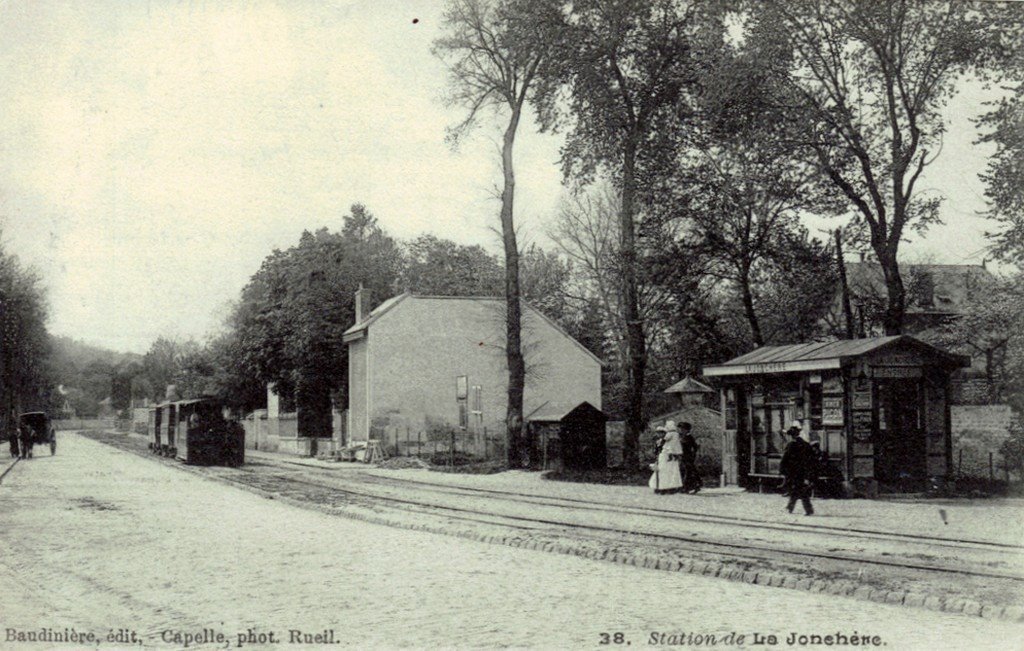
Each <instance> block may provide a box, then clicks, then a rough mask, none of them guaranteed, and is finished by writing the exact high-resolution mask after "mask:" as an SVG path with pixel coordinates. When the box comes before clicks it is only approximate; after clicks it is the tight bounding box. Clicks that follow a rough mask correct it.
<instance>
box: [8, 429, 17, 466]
mask: <svg viewBox="0 0 1024 651" xmlns="http://www.w3.org/2000/svg"><path fill="white" fill-rule="evenodd" d="M7 439H8V442H9V443H10V446H11V456H12V457H14V458H15V459H16V458H18V456H19V454H20V452H19V446H18V428H17V427H15V428H13V429H10V428H8V430H7Z"/></svg>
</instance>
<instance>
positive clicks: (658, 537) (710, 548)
mask: <svg viewBox="0 0 1024 651" xmlns="http://www.w3.org/2000/svg"><path fill="white" fill-rule="evenodd" d="M268 467H272V468H273V470H266V468H268ZM293 467H297V466H293ZM256 468H259V466H257V467H256ZM302 468H303V470H309V469H310V467H309V466H303V467H302ZM303 470H298V469H296V470H292V468H291V467H287V464H284V463H282V464H280V465H278V464H266V465H263V468H259V469H254V468H248V469H246V470H245V471H244V473H243V474H240V475H238V476H237V477H225V478H227V479H228V480H229V481H236V482H238V483H249V482H247V481H246V479H245V478H244V477H245V474H246V473H247V474H251V475H260V474H262V475H264V478H263V479H269V477H267V476H266V475H268V474H270V475H272V476H275V477H276V478H277V479H279V481H281V482H287V483H291V484H298V485H303V486H311V487H316V488H317V489H320V490H329V491H336V492H340V493H343V494H345V495H347V496H350V497H355V498H360V499H363V500H369V501H376V502H377V503H378V504H379V503H381V502H384V503H386V504H387V505H389V506H395V505H400V506H401V507H403V508H406V509H413V510H424V509H426V510H432V511H435V512H440V513H444V514H445V516H446V517H449V518H454V519H459V520H468V521H473V522H487V523H491V524H503V525H504V526H511V527H514V528H520V529H530V530H534V531H536V530H549V531H557V530H561V531H563V532H570V533H571V534H572V535H573V536H577V537H579V536H581V534H582V537H586V538H590V539H602V540H607V539H608V536H609V535H611V536H623V537H637V536H639V537H642V538H644V540H645V542H648V543H654V544H655V545H658V546H663V547H671V548H673V549H682V550H690V551H697V552H702V553H712V554H717V555H726V556H731V557H734V558H745V559H751V560H765V559H771V560H778V559H780V558H786V559H790V560H799V561H805V562H806V561H808V560H817V561H821V560H828V561H835V562H842V563H848V564H857V565H861V566H874V567H880V568H899V569H904V570H915V571H922V572H933V573H934V572H941V573H944V574H954V575H960V576H971V577H979V578H990V579H992V578H994V579H1004V580H1010V581H1014V582H1024V575H1022V574H1020V573H1017V572H1012V571H1007V570H1000V569H995V568H982V567H967V566H965V565H964V564H962V563H958V564H944V563H935V562H927V561H924V560H918V561H915V560H910V559H896V558H884V557H879V556H871V557H869V556H864V555H854V554H849V553H842V552H838V551H813V550H806V549H804V550H798V549H793V548H791V547H788V546H782V545H772V544H764V543H757V542H749V541H742V542H741V541H736V542H730V541H728V540H722V539H720V538H717V539H716V538H710V537H705V536H701V535H700V534H692V533H691V534H689V535H685V536H684V535H674V534H669V533H664V532H658V531H652V530H645V529H643V528H637V527H622V526H615V525H611V524H608V525H599V524H582V523H578V522H569V521H566V520H565V519H559V518H553V517H540V516H536V515H514V514H505V513H497V512H495V511H492V510H488V509H481V508H473V507H470V506H458V505H452V504H440V503H437V502H435V501H430V500H427V499H416V498H412V497H396V496H393V495H382V494H380V493H379V492H373V491H372V490H370V491H368V490H365V489H363V486H362V485H361V482H360V484H357V483H356V482H346V483H345V485H344V486H343V485H341V484H340V483H339V482H337V481H336V480H335V479H334V478H333V477H332V478H330V479H329V480H327V481H318V480H314V479H310V478H308V477H301V476H298V475H299V474H300V473H302V472H303ZM323 472H326V473H331V471H330V470H324V471H323ZM307 474H308V473H307ZM366 477H368V475H363V476H361V477H360V479H361V480H362V479H365V478H366ZM405 482H409V483H416V484H425V485H426V486H429V487H430V489H436V488H437V486H436V485H435V484H429V483H427V482H412V481H411V480H397V481H395V482H394V484H398V483H405ZM367 483H368V484H372V483H373V482H367ZM381 483H383V484H390V483H391V479H390V478H386V479H385V481H384V482H381ZM381 483H378V485H380V484H381ZM271 485H273V484H270V485H268V484H266V483H264V484H263V486H261V488H263V489H264V490H266V489H268V488H269V487H270V486H271ZM277 486H281V484H277ZM443 488H445V489H447V488H450V487H443ZM433 492H435V493H455V494H457V495H459V496H460V497H466V496H468V497H474V495H472V493H475V492H477V491H476V490H475V489H463V490H461V491H448V490H433ZM493 492H495V493H504V491H493ZM487 499H499V498H487ZM505 501H511V502H519V503H527V504H538V502H536V501H533V500H524V499H506V500H505ZM549 501H551V502H557V501H554V500H549ZM566 502H568V503H569V506H566V505H563V504H557V503H552V504H547V503H545V504H544V505H545V506H554V507H556V508H559V507H560V508H572V509H574V510H579V509H580V508H581V505H580V504H577V503H576V502H580V501H578V500H571V501H569V500H566ZM592 510H607V511H613V512H619V513H626V512H627V511H626V510H625V509H621V508H613V509H592ZM640 511H641V512H642V511H643V510H642V509H641V510H640ZM655 511H656V510H655ZM670 513H675V512H670ZM663 515H664V514H663ZM671 519H680V520H684V521H687V522H694V521H696V522H711V521H712V520H710V519H707V520H704V519H699V518H693V517H687V518H671ZM735 520H736V522H728V523H727V524H731V525H732V524H736V523H737V522H739V523H742V524H743V525H744V526H748V525H747V522H748V519H745V518H737V519H735ZM753 522H754V523H757V524H765V523H759V522H758V521H753ZM765 528H770V529H773V530H780V529H781V530H788V529H787V528H786V527H783V526H772V525H766V527H765ZM829 529H830V531H814V530H810V532H811V533H817V534H828V535H834V533H835V532H834V531H831V530H832V529H835V530H838V531H842V530H841V529H838V528H836V527H830V528H829ZM858 535H859V534H858ZM875 539H881V540H886V541H894V542H901V539H900V538H898V537H892V538H885V537H884V536H882V535H880V537H879V538H875ZM915 542H917V543H921V541H920V540H915ZM970 542H971V543H972V544H974V545H977V544H984V542H983V541H970ZM954 546H955V545H954ZM968 547H969V545H963V548H964V549H966V548H968ZM1009 547H1013V546H1012V545H1011V546H1009ZM993 549H995V550H998V551H1000V552H1010V553H1012V552H1015V550H1013V549H1004V546H1002V545H1001V544H998V543H997V544H996V547H994V548H993ZM958 560H959V559H958Z"/></svg>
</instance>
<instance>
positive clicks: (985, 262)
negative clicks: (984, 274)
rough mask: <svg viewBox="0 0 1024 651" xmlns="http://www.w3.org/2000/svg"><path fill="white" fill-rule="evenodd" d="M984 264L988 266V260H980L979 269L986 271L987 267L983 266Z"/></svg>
mask: <svg viewBox="0 0 1024 651" xmlns="http://www.w3.org/2000/svg"><path fill="white" fill-rule="evenodd" d="M986 264H988V259H987V258H982V259H981V268H982V269H987V267H986V266H985V265H986Z"/></svg>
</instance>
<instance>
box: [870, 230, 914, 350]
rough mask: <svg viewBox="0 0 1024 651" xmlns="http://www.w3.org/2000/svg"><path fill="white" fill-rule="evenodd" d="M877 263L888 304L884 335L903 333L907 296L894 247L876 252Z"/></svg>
mask: <svg viewBox="0 0 1024 651" xmlns="http://www.w3.org/2000/svg"><path fill="white" fill-rule="evenodd" d="M876 253H878V261H879V262H880V263H881V264H882V275H883V276H884V277H885V290H886V295H887V299H888V302H887V304H886V308H885V317H884V322H883V323H884V326H885V334H886V335H898V334H902V333H903V318H904V315H905V314H906V305H907V295H906V290H905V289H904V287H903V278H902V277H901V276H900V267H899V264H898V263H897V262H896V251H895V247H886V248H884V249H883V250H882V251H877V250H876Z"/></svg>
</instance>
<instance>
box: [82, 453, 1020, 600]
mask: <svg viewBox="0 0 1024 651" xmlns="http://www.w3.org/2000/svg"><path fill="white" fill-rule="evenodd" d="M92 438H94V439H95V440H98V441H100V442H103V443H107V444H110V445H114V446H115V447H118V448H121V449H124V450H126V451H129V452H133V453H135V454H138V455H140V456H143V457H146V458H150V459H152V460H153V461H156V462H162V463H166V464H168V465H172V466H180V462H176V461H174V460H171V459H164V458H162V457H154V456H152V454H151V453H149V451H148V450H146V449H145V448H143V447H142V446H141V444H139V443H138V442H135V441H129V440H125V439H123V438H110V439H108V438H100V437H96V436H93V437H92ZM190 469H191V470H192V471H194V472H196V473H198V474H201V475H207V476H212V477H216V478H217V479H219V480H222V481H227V482H229V483H233V484H237V485H239V486H243V487H250V488H255V489H257V490H260V491H262V492H265V493H271V494H279V495H282V496H286V497H289V498H292V499H295V500H298V501H300V502H301V501H307V502H311V503H318V504H323V505H327V506H342V507H343V506H346V505H356V506H366V507H370V508H373V509H377V510H379V509H380V508H382V507H383V508H389V509H392V510H402V511H411V512H416V513H421V514H426V515H438V516H443V517H445V518H447V519H449V520H454V521H463V522H472V523H482V524H489V525H500V526H502V527H505V528H509V529H513V530H517V531H523V532H525V533H530V534H554V535H567V536H570V537H572V538H576V539H585V540H595V541H599V542H604V543H609V542H610V543H614V544H617V545H619V546H622V545H624V544H625V545H627V546H628V545H629V544H636V543H638V542H639V543H643V544H647V545H653V546H655V547H661V548H664V549H666V550H675V551H686V552H694V553H700V554H707V555H710V556H722V557H729V558H733V559H742V560H748V561H770V562H773V563H778V562H780V561H781V562H788V563H791V564H795V565H804V566H808V564H809V563H811V564H812V565H811V566H812V567H813V563H816V562H818V563H820V562H825V561H827V562H830V563H833V564H840V565H842V566H845V567H846V568H847V569H848V570H849V569H851V568H852V569H853V570H854V571H857V572H858V573H859V572H860V571H861V570H859V569H857V568H862V569H867V570H875V571H881V572H888V571H895V570H901V571H904V572H910V573H915V572H916V573H930V574H933V575H934V574H936V573H939V574H942V575H953V576H959V577H963V579H964V580H967V579H981V580H992V579H996V580H1001V581H1008V582H1010V583H1011V584H1012V585H1014V586H1017V585H1019V584H1020V583H1024V575H1022V574H1020V573H1018V572H1014V571H1012V570H1008V569H1000V568H995V567H986V566H970V565H968V564H967V563H966V562H965V560H964V559H963V558H961V557H960V556H959V555H956V556H953V557H952V558H949V559H945V560H947V561H948V562H936V561H935V560H934V559H932V560H928V559H927V558H925V559H920V558H917V559H915V558H905V557H904V558H897V557H886V556H885V555H879V554H864V553H861V554H856V553H854V554H851V553H844V552H842V551H839V550H835V549H824V550H815V549H794V548H793V546H792V544H791V543H789V542H786V543H785V544H771V543H766V542H764V541H745V540H741V539H739V538H738V537H729V538H732V539H729V538H727V539H722V538H713V537H709V536H706V535H702V534H701V533H699V532H697V533H693V532H691V533H688V535H678V534H673V533H666V532H664V531H656V530H653V529H652V528H650V527H644V526H632V527H629V526H622V525H616V524H610V523H608V522H602V523H600V524H598V523H594V522H591V523H581V522H573V521H571V520H570V519H567V518H565V517H560V516H558V515H542V514H541V513H540V510H541V509H553V510H555V512H556V514H557V513H558V512H563V513H564V514H565V515H569V514H572V513H576V512H591V513H593V512H606V513H609V514H618V515H620V516H623V517H625V516H627V515H631V516H635V515H638V514H639V515H645V516H648V517H651V518H653V519H655V520H660V521H669V522H672V521H678V522H685V523H697V524H705V525H715V526H731V527H743V528H745V529H758V530H763V531H769V532H771V533H774V534H779V533H801V534H811V535H813V536H819V537H820V536H823V535H827V536H829V537H831V538H846V539H870V540H873V541H881V542H889V543H900V544H904V545H919V546H926V547H928V546H931V547H943V548H954V549H957V550H960V551H963V552H971V553H978V552H985V553H988V554H996V555H1001V556H1010V555H1013V556H1015V557H1016V558H1017V559H1019V556H1020V550H1021V548H1022V546H1020V545H1012V544H1004V543H995V542H991V541H980V540H968V539H948V538H941V537H933V536H920V535H915V534H888V533H885V532H877V531H871V530H856V529H854V530H851V529H845V528H840V527H830V526H827V525H810V524H807V525H804V524H797V523H785V524H784V523H765V522H762V521H759V520H754V519H751V518H741V517H732V516H712V515H707V514H697V513H692V512H679V511H672V510H668V509H657V508H651V507H638V508H636V509H633V508H627V507H623V506H621V505H615V504H610V503H606V502H596V503H595V502H590V501H587V500H578V499H573V498H552V497H549V496H541V495H530V494H520V493H512V492H509V491H500V490H493V489H475V488H460V487H453V486H439V485H437V484H433V483H429V482H420V481H416V480H409V479H401V478H390V477H387V478H385V477H379V476H375V475H369V474H365V473H360V474H359V475H358V479H356V480H353V479H351V478H349V477H343V476H341V475H340V474H339V473H337V472H336V471H333V470H330V469H320V468H316V467H312V466H308V465H305V464H296V463H293V462H288V461H284V460H281V461H278V460H274V461H272V462H270V461H264V460H260V461H258V462H255V463H247V464H246V465H245V466H243V467H241V468H195V467H193V468H190ZM410 486H414V487H415V488H416V490H417V494H418V495H424V493H431V494H432V495H433V496H434V497H438V496H444V497H448V498H453V497H454V498H458V499H462V500H472V499H476V500H487V503H488V506H490V505H500V504H502V503H505V504H514V505H517V506H518V508H520V510H521V505H524V504H525V505H529V506H531V507H533V508H534V509H535V510H536V512H535V513H528V514H522V513H501V512H498V511H497V510H494V509H491V508H481V507H474V506H471V505H465V504H462V505H459V504H453V503H447V504H445V503H440V502H438V501H436V500H434V501H432V500H430V499H428V498H417V497H415V496H410V495H407V494H405V493H408V488H409V487H410ZM388 491H392V493H391V494H389V493H388ZM396 491H402V494H394V492H396ZM1015 589H1017V588H1015Z"/></svg>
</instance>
